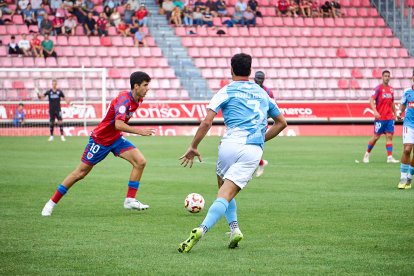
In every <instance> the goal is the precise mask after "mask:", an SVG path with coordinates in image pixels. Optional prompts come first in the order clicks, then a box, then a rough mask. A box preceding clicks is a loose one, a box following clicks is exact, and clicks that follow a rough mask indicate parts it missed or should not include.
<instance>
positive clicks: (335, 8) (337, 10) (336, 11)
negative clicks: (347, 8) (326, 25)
mask: <svg viewBox="0 0 414 276" xmlns="http://www.w3.org/2000/svg"><path fill="white" fill-rule="evenodd" d="M331 8H332V17H333V18H337V17H341V15H342V13H341V4H339V0H333V1H331Z"/></svg>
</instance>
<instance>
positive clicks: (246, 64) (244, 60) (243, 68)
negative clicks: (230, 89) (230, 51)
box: [231, 53, 252, 77]
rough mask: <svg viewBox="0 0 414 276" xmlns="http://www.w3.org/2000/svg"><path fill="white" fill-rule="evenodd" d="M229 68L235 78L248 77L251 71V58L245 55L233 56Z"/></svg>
mask: <svg viewBox="0 0 414 276" xmlns="http://www.w3.org/2000/svg"><path fill="white" fill-rule="evenodd" d="M231 68H232V69H233V73H234V75H236V76H240V77H248V76H250V73H251V71H252V57H251V56H250V55H247V54H243V53H240V54H235V55H234V56H233V57H232V58H231Z"/></svg>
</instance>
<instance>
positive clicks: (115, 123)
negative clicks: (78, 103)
mask: <svg viewBox="0 0 414 276" xmlns="http://www.w3.org/2000/svg"><path fill="white" fill-rule="evenodd" d="M150 81H151V78H150V76H149V75H148V74H146V73H144V72H134V73H132V74H131V76H130V84H131V90H130V91H123V92H121V93H119V95H118V96H117V97H116V98H115V99H113V100H112V102H111V104H110V106H109V109H108V110H107V113H106V115H105V118H104V119H103V120H102V121H101V122H100V123H99V125H98V126H97V127H96V128H95V129H94V130H93V131H92V133H91V136H90V138H89V143H88V144H87V145H86V148H85V151H84V152H83V155H82V158H81V162H80V164H79V166H78V167H77V168H76V169H75V170H74V171H73V172H71V173H70V174H69V175H68V176H67V177H66V178H65V179H64V180H63V182H62V183H61V184H60V185H59V186H58V188H57V190H56V192H55V194H54V195H53V196H52V198H51V199H50V200H49V201H48V202H47V203H46V205H45V207H44V208H43V210H42V216H50V215H51V214H52V211H53V208H54V207H55V206H56V204H57V203H58V202H59V201H60V199H61V198H62V197H63V196H64V195H65V194H66V192H67V191H68V190H69V189H70V188H71V187H72V186H73V185H74V184H75V183H76V182H78V181H79V180H81V179H83V178H84V177H85V176H86V175H87V174H88V173H89V172H90V171H91V170H92V168H93V166H94V165H96V164H98V163H99V162H100V161H102V160H103V159H105V157H106V156H107V155H108V154H109V152H112V153H113V154H114V155H115V156H119V157H121V158H123V159H125V160H127V161H128V162H130V163H131V165H132V172H131V175H130V177H129V182H128V192H127V195H126V198H125V201H124V208H126V209H134V210H145V209H148V208H149V206H148V205H146V204H143V203H141V202H139V201H138V200H136V199H135V196H136V193H137V191H138V188H139V185H140V180H141V176H142V173H143V171H144V168H145V165H146V160H145V157H144V155H143V154H142V153H141V152H140V151H139V150H138V149H137V148H136V147H135V146H134V145H133V144H132V143H131V142H130V141H128V140H127V139H125V138H124V137H123V136H122V132H128V133H133V134H138V135H142V136H149V135H153V134H155V130H154V129H138V128H134V127H131V126H129V125H128V121H129V119H130V118H131V117H132V115H133V114H134V112H135V111H136V110H137V108H138V107H139V105H140V104H141V103H142V101H143V99H144V97H145V95H146V94H147V92H148V90H149V88H148V85H149V82H150Z"/></svg>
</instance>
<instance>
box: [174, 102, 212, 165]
mask: <svg viewBox="0 0 414 276" xmlns="http://www.w3.org/2000/svg"><path fill="white" fill-rule="evenodd" d="M216 114H217V113H216V112H214V111H213V110H211V109H209V110H208V111H207V116H206V118H204V120H203V121H201V123H200V126H199V127H198V129H197V132H196V134H195V135H194V138H193V141H192V142H191V145H190V147H189V148H188V149H187V151H186V152H185V153H184V155H183V156H181V157H180V158H179V160H181V161H182V162H181V165H183V166H184V167H187V166H189V167H190V168H191V167H192V166H193V162H194V157H196V156H197V157H198V160H199V161H200V162H201V155H200V153H199V152H198V149H197V147H198V144H200V142H201V141H202V140H203V139H204V137H205V136H206V134H207V132H208V131H209V130H210V128H211V126H212V125H213V120H214V117H215V116H216Z"/></svg>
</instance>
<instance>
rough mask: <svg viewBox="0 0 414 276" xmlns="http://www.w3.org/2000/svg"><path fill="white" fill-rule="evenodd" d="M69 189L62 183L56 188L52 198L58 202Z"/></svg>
mask: <svg viewBox="0 0 414 276" xmlns="http://www.w3.org/2000/svg"><path fill="white" fill-rule="evenodd" d="M67 191H68V189H67V188H66V187H64V186H63V185H62V184H60V185H59V187H58V188H57V189H56V192H55V194H54V195H53V196H52V197H51V198H50V199H51V200H52V201H53V202H54V203H58V202H59V200H60V199H61V198H62V197H63V196H64V195H65V194H66V192H67Z"/></svg>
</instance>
